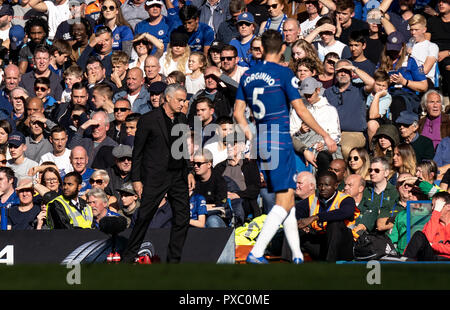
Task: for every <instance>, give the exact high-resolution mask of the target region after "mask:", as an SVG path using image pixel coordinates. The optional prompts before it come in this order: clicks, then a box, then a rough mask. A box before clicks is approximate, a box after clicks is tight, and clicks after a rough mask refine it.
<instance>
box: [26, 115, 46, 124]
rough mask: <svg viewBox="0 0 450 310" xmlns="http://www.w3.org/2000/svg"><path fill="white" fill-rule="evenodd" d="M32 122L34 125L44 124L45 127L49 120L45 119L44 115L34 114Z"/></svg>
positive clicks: (31, 118) (31, 117)
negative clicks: (36, 123)
mask: <svg viewBox="0 0 450 310" xmlns="http://www.w3.org/2000/svg"><path fill="white" fill-rule="evenodd" d="M30 121H31V122H32V123H34V122H41V123H42V124H44V125H45V123H46V122H47V118H45V116H44V115H42V114H40V115H39V114H33V115H31V116H30Z"/></svg>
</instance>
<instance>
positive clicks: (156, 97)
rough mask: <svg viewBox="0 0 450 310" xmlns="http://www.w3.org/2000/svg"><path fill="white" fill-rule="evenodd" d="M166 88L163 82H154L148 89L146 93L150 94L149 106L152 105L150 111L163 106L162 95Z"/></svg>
mask: <svg viewBox="0 0 450 310" xmlns="http://www.w3.org/2000/svg"><path fill="white" fill-rule="evenodd" d="M166 87H167V84H166V83H164V82H154V83H152V85H150V87H149V88H148V92H149V94H150V104H151V105H152V109H156V108H158V107H160V106H161V105H162V104H163V99H164V96H163V94H164V90H165V89H166ZM139 114H140V113H139Z"/></svg>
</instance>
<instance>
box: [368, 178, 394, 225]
mask: <svg viewBox="0 0 450 310" xmlns="http://www.w3.org/2000/svg"><path fill="white" fill-rule="evenodd" d="M398 199H399V195H398V192H397V189H396V188H395V186H394V185H392V184H391V183H389V182H388V183H387V185H386V188H385V190H384V191H383V192H381V193H380V194H379V195H378V194H377V193H375V191H374V189H373V185H372V184H369V185H368V186H366V188H365V189H364V192H363V200H366V202H365V204H366V205H367V207H368V208H370V209H372V210H377V217H378V215H379V214H380V210H381V208H382V207H384V208H388V209H389V210H391V209H392V207H393V206H394V204H395V203H396V202H397V201H398Z"/></svg>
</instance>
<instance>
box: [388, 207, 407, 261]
mask: <svg viewBox="0 0 450 310" xmlns="http://www.w3.org/2000/svg"><path fill="white" fill-rule="evenodd" d="M406 232H407V225H406V210H403V211H401V212H399V213H398V214H397V216H396V217H395V222H394V227H392V230H391V232H390V233H389V234H388V237H389V238H390V239H391V241H392V243H393V244H395V245H397V252H398V253H399V254H400V255H402V254H403V252H404V251H405V249H406V246H407V245H408V240H407V235H406Z"/></svg>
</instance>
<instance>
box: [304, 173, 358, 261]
mask: <svg viewBox="0 0 450 310" xmlns="http://www.w3.org/2000/svg"><path fill="white" fill-rule="evenodd" d="M337 188H338V180H337V176H336V174H335V173H334V172H332V171H324V172H322V173H321V174H320V175H319V177H318V181H317V193H316V194H313V195H311V196H309V197H308V198H307V199H304V200H302V201H300V202H299V203H297V205H296V206H295V208H296V217H297V221H298V228H299V232H300V244H301V246H302V247H303V248H305V250H306V252H307V253H309V255H310V256H311V258H313V259H317V260H326V261H330V262H334V261H337V260H352V259H353V243H354V241H353V234H352V228H353V226H354V223H355V218H357V217H358V216H359V210H358V208H357V207H356V204H355V200H354V199H353V197H351V196H350V195H347V194H345V193H342V192H339V191H338V190H337Z"/></svg>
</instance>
